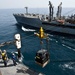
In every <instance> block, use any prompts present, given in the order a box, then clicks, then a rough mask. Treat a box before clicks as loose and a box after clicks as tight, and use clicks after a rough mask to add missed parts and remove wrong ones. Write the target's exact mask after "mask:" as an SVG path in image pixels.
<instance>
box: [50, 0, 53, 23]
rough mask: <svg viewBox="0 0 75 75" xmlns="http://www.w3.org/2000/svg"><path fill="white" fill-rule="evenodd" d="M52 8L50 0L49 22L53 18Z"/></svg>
mask: <svg viewBox="0 0 75 75" xmlns="http://www.w3.org/2000/svg"><path fill="white" fill-rule="evenodd" d="M53 10H54V7H53V6H52V4H51V2H50V1H49V22H50V21H52V19H53Z"/></svg>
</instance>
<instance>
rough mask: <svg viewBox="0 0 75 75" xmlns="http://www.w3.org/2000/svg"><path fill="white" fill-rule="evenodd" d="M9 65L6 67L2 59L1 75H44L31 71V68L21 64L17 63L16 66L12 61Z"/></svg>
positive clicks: (0, 63)
mask: <svg viewBox="0 0 75 75" xmlns="http://www.w3.org/2000/svg"><path fill="white" fill-rule="evenodd" d="M7 65H8V66H7V67H4V64H3V62H2V61H1V59H0V75H44V74H42V73H38V72H36V71H34V70H31V69H29V67H27V66H26V65H23V64H20V63H17V65H16V66H14V65H13V62H12V60H11V59H10V60H8V64H7Z"/></svg>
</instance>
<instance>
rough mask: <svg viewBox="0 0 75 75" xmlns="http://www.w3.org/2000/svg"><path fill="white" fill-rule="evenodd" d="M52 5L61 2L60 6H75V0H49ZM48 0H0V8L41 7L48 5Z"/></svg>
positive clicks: (55, 5)
mask: <svg viewBox="0 0 75 75" xmlns="http://www.w3.org/2000/svg"><path fill="white" fill-rule="evenodd" d="M50 1H51V2H52V4H53V6H54V7H57V6H58V5H59V3H60V2H62V3H63V4H62V7H75V0H50ZM48 2H49V0H0V9H7V8H24V7H26V6H27V7H29V8H43V7H46V8H47V7H48Z"/></svg>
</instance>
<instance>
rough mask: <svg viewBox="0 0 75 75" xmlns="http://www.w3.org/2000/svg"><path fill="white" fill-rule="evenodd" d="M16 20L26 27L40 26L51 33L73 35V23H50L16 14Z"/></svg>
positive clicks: (74, 32)
mask: <svg viewBox="0 0 75 75" xmlns="http://www.w3.org/2000/svg"><path fill="white" fill-rule="evenodd" d="M14 17H15V18H16V21H17V22H18V24H19V25H21V26H24V27H27V28H40V27H43V28H44V29H45V31H47V32H51V33H55V32H57V33H63V34H69V35H75V25H74V24H72V25H71V24H67V25H61V24H50V23H45V24H44V23H43V22H42V21H41V20H40V19H38V18H27V17H22V16H16V15H14Z"/></svg>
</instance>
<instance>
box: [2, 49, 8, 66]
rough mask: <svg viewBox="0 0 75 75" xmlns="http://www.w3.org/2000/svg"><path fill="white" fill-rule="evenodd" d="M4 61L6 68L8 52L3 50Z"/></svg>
mask: <svg viewBox="0 0 75 75" xmlns="http://www.w3.org/2000/svg"><path fill="white" fill-rule="evenodd" d="M2 59H3V62H4V65H5V67H6V66H7V54H6V50H3V52H2Z"/></svg>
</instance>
